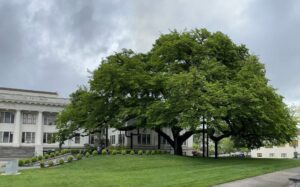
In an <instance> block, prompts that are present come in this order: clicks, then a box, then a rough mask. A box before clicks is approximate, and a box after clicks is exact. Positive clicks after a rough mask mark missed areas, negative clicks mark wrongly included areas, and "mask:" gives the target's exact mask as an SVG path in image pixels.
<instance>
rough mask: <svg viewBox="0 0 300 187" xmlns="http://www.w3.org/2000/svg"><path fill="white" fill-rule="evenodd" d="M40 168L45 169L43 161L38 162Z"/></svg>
mask: <svg viewBox="0 0 300 187" xmlns="http://www.w3.org/2000/svg"><path fill="white" fill-rule="evenodd" d="M40 167H41V168H44V167H45V162H44V161H43V160H42V161H41V162H40Z"/></svg>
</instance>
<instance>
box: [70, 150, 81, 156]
mask: <svg viewBox="0 0 300 187" xmlns="http://www.w3.org/2000/svg"><path fill="white" fill-rule="evenodd" d="M78 153H80V150H79V149H71V154H72V155H76V154H78Z"/></svg>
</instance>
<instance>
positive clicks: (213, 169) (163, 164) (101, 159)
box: [0, 155, 300, 187]
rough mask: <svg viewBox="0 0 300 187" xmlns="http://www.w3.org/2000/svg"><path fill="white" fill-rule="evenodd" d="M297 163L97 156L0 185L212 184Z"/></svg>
mask: <svg viewBox="0 0 300 187" xmlns="http://www.w3.org/2000/svg"><path fill="white" fill-rule="evenodd" d="M297 166H300V160H287V159H285V160H279V159H278V160H277V159H229V158H228V159H224V158H223V159H219V160H215V159H202V158H191V157H179V156H172V155H151V156H146V155H145V156H138V155H126V156H122V155H115V156H97V157H93V158H88V159H84V160H81V161H77V162H74V163H71V164H65V165H63V166H59V167H54V168H44V169H31V170H26V171H22V174H20V175H17V176H0V186H1V187H19V186H20V187H35V186H36V187H48V186H51V187H67V186H72V187H75V186H78V187H79V186H80V187H90V186H95V187H96V186H97V187H99V186H154V187H157V186H211V185H214V184H220V183H224V182H229V181H232V180H237V179H242V178H246V177H250V176H255V175H260V174H263V173H268V172H272V171H277V170H281V169H286V168H291V167H297Z"/></svg>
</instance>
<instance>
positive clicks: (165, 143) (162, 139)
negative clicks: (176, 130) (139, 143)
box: [160, 136, 169, 145]
mask: <svg viewBox="0 0 300 187" xmlns="http://www.w3.org/2000/svg"><path fill="white" fill-rule="evenodd" d="M160 143H161V144H164V145H168V144H169V142H168V141H167V140H166V139H165V138H164V137H162V136H161V137H160Z"/></svg>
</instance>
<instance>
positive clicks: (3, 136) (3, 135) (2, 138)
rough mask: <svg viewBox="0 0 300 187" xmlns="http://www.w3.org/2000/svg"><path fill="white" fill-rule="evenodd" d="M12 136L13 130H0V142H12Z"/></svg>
mask: <svg viewBox="0 0 300 187" xmlns="http://www.w3.org/2000/svg"><path fill="white" fill-rule="evenodd" d="M13 137H14V134H13V132H8V131H0V143H12V142H13Z"/></svg>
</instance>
